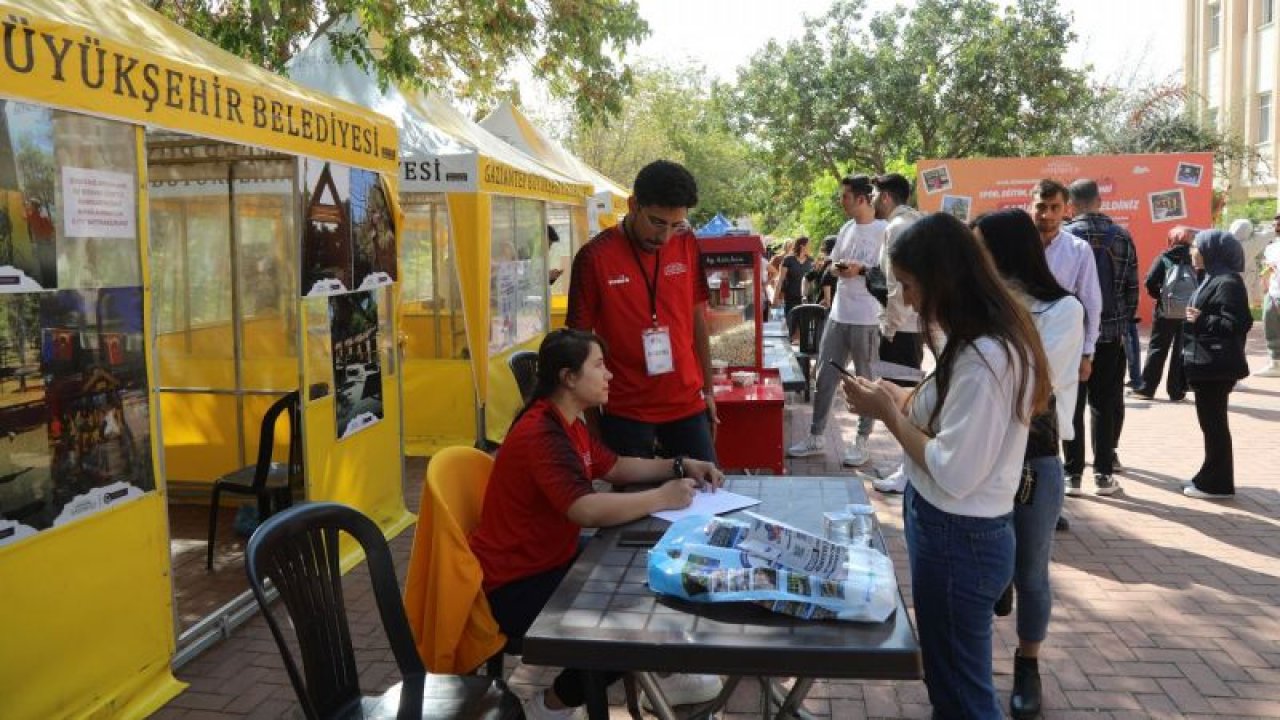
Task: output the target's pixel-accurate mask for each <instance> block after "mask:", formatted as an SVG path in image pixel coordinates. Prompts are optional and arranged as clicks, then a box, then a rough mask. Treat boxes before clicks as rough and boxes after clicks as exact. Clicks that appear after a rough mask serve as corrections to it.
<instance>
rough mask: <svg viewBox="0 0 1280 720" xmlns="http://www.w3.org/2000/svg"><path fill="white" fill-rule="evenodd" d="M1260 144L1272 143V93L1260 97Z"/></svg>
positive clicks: (1265, 93)
mask: <svg viewBox="0 0 1280 720" xmlns="http://www.w3.org/2000/svg"><path fill="white" fill-rule="evenodd" d="M1258 142H1259V143H1268V142H1271V93H1269V92H1264V93H1261V94H1259V95H1258Z"/></svg>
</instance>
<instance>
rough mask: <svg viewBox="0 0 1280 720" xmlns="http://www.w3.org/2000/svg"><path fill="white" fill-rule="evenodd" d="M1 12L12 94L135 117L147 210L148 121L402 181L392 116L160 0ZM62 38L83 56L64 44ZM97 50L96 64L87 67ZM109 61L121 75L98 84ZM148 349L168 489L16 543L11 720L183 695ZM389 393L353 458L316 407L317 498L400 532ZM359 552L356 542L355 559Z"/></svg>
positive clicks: (0, 565) (13, 3)
mask: <svg viewBox="0 0 1280 720" xmlns="http://www.w3.org/2000/svg"><path fill="white" fill-rule="evenodd" d="M0 23H2V24H3V25H4V32H3V33H2V34H0V38H2V39H0V42H3V43H5V44H6V47H5V50H6V55H5V59H6V62H5V64H4V65H0V97H4V98H7V99H11V100H17V101H20V102H26V103H33V104H36V105H42V106H47V107H54V108H60V109H64V110H70V111H73V112H80V113H86V114H89V115H94V116H99V117H106V118H112V119H117V120H121V121H124V122H128V123H132V124H133V125H134V126H135V133H134V138H135V149H136V157H137V162H138V165H137V186H136V197H137V199H138V203H139V208H145V207H146V198H147V191H148V188H147V173H146V166H145V162H146V156H147V154H146V151H145V150H146V149H145V140H144V133H143V130H142V128H143V127H144V126H153V127H159V128H167V129H170V130H175V131H178V132H183V133H187V134H191V135H196V136H204V137H210V138H217V139H221V140H226V141H229V142H235V143H242V144H246V145H253V146H258V147H265V148H272V149H276V150H281V151H283V152H287V153H291V154H306V155H310V156H312V157H320V158H328V159H332V160H334V161H336V162H340V163H343V164H347V165H351V166H355V167H363V168H368V169H372V170H377V171H379V172H381V173H383V175H384V177H387V178H389V179H394V175H395V170H396V160H397V157H398V151H397V149H396V144H397V138H396V131H395V127H394V126H393V125H392V124H391V123H390V122H389V121H387V120H386V119H385V118H382V117H380V116H377V115H376V114H373V113H368V112H366V111H364V110H363V109H361V108H358V107H355V106H351V105H347V104H345V103H340V102H337V101H334V100H332V99H330V98H328V97H327V96H325V95H322V94H320V93H315V92H310V91H305V90H302V89H300V88H297V87H296V86H293V85H292V84H290V83H288V82H287V81H286V80H284V79H282V78H280V77H278V76H275V75H273V74H271V73H268V72H266V71H265V70H262V69H260V68H256V67H254V66H251V65H249V64H248V63H245V62H244V61H242V60H240V59H239V58H236V57H235V56H233V55H231V54H229V53H226V52H223V51H221V50H219V49H217V48H215V47H213V46H212V45H210V44H209V43H206V42H204V41H203V40H201V39H199V38H197V37H196V36H194V35H192V34H191V33H189V32H187V31H185V30H183V29H181V28H179V27H177V26H176V25H173V24H172V23H170V22H168V21H166V20H165V19H163V18H162V17H160V16H159V15H158V14H156V13H155V12H153V11H151V10H150V9H149V8H147V7H146V5H145V4H144V3H141V2H101V1H100V0H4V1H2V2H0ZM86 43H88V44H86ZM60 47H65V48H67V52H66V53H65V54H63V55H55V54H53V53H54V52H55V49H56V48H60ZM82 47H85V48H87V49H88V51H86V52H83V53H82V52H80V48H82ZM82 58H89V60H88V62H89V63H91V65H92V66H91V67H84V68H82V67H81V63H82V62H84V61H83V60H82ZM131 62H132V63H133V64H130V63H131ZM97 63H102V65H101V66H99V65H97ZM113 63H114V64H113ZM118 66H121V67H127V68H130V69H127V70H124V72H125V75H126V77H127V78H129V80H130V82H129V83H128V84H127V86H126V84H121V83H120V82H119V81H118V79H117V75H116V73H118V72H121V67H118ZM95 68H96V69H101V70H102V74H103V75H105V77H106V78H107V80H106V81H104V82H99V83H98V84H97V86H96V87H95V86H94V85H93V84H92V83H93V82H94V80H93V78H95V77H99V74H98V73H97V72H96V71H95ZM193 88H195V89H196V90H193ZM232 106H234V107H235V111H234V112H232V111H231V108H232ZM322 126H323V128H324V130H323V132H322V131H321V130H320V128H321V127H322ZM393 194H394V189H393ZM148 231H149V229H148V227H147V214H146V213H145V212H139V213H138V218H137V235H138V237H137V244H136V245H133V246H130V247H129V251H130V252H138V251H139V249H140V248H141V249H145V248H146V247H147V242H148ZM139 254H140V256H141V274H142V285H143V288H144V291H143V297H144V310H143V313H144V326H145V327H147V328H151V327H153V322H152V308H151V298H150V282H149V268H148V267H147V255H146V252H140V253H139ZM145 352H146V364H147V368H148V372H149V376H150V379H151V384H150V386H151V391H152V394H151V404H150V408H151V414H150V419H151V425H152V427H151V434H152V438H153V441H152V446H151V452H152V462H153V466H154V467H155V468H156V469H157V476H158V477H157V482H158V489H157V490H156V491H154V492H149V493H146V494H145V495H143V496H142V497H140V498H136V499H133V500H129V501H125V502H122V503H121V504H120V505H119V506H118V507H109V508H106V509H104V510H102V511H100V512H97V513H95V514H92V515H90V516H88V517H86V518H83V519H80V520H77V521H75V522H72V523H69V524H66V525H62V526H58V527H54V528H51V529H48V530H44V531H42V532H40V533H38V534H37V535H36V536H34V537H30V538H26V539H24V540H20V541H18V542H15V543H13V544H11V545H8V546H5V547H3V548H0V578H3V580H2V581H0V582H2V587H3V590H2V591H0V638H3V641H2V642H0V717H4V718H6V720H8V719H10V718H15V719H19V720H22V719H25V718H33V719H37V718H38V719H39V720H45V719H46V718H62V717H71V718H140V717H145V716H147V715H149V714H150V713H152V712H154V711H155V710H156V709H158V708H159V707H160V706H162V705H163V704H164V703H165V702H167V701H168V700H169V699H170V698H172V697H173V696H174V695H176V694H177V693H178V692H180V691H181V688H182V685H181V684H180V683H178V682H177V681H176V680H174V679H173V676H172V674H171V672H170V669H169V663H170V658H171V657H172V654H173V651H174V646H175V640H174V627H173V623H174V618H173V606H172V588H171V585H170V583H171V579H170V566H169V537H168V530H167V517H166V500H167V498H166V490H165V488H164V484H163V479H162V478H163V469H164V466H163V464H162V461H161V458H160V456H159V453H158V447H159V442H160V438H161V437H162V435H161V424H162V418H161V416H160V413H161V408H160V403H159V402H158V401H157V399H156V373H155V357H154V348H153V347H152V345H151V343H150V342H148V343H146V344H145ZM304 393H305V390H304ZM387 395H388V396H389V397H388V398H387V399H386V403H387V406H388V412H387V414H388V418H387V420H388V421H387V422H384V423H381V425H382V427H380V428H378V427H375V428H370V429H368V430H365V431H364V432H362V433H359V434H357V436H355V437H352V438H349V439H347V440H346V441H345V442H344V444H343V446H342V453H341V455H342V458H341V459H340V460H339V459H338V455H339V454H338V453H337V452H334V451H333V442H334V441H333V408H332V406H331V400H330V401H329V402H324V401H320V402H315V403H312V404H311V405H309V406H308V407H307V408H306V410H305V412H306V414H307V422H308V432H307V438H308V442H307V446H308V451H309V457H308V460H309V461H310V462H311V463H312V467H311V469H310V470H309V481H310V483H311V484H312V487H313V488H314V489H315V490H314V493H313V496H314V497H316V498H326V499H327V498H334V499H339V500H343V501H347V502H351V503H352V504H355V505H357V506H358V507H360V508H361V509H362V510H363V511H365V512H366V513H369V514H370V515H372V516H373V517H374V518H375V519H377V520H378V521H379V522H380V524H381V525H382V527H383V528H384V530H385V531H387V532H389V533H393V532H395V531H397V530H398V529H399V528H402V527H404V526H405V525H406V524H407V523H408V522H409V520H410V516H409V515H408V513H407V512H406V511H405V510H404V503H403V498H402V497H401V496H400V495H399V493H400V487H401V485H400V483H401V473H400V468H399V467H398V462H399V457H400V455H399V452H398V448H399V443H398V433H399V430H400V427H399V423H398V422H396V421H393V418H395V417H397V415H395V411H396V410H398V403H397V400H398V398H397V397H396V396H395V394H394V393H392V392H388V393H387ZM325 417H327V418H328V420H329V425H328V427H327V428H326V427H325V426H324V423H323V419H324V418H325ZM326 431H327V433H328V434H327V435H324V433H325V432H326ZM362 435H363V436H364V437H361V436H362ZM356 557H357V556H356V555H355V554H354V553H348V555H347V557H346V558H345V559H344V561H345V562H344V564H347V565H349V564H350V563H351V562H354V559H355V558H356Z"/></svg>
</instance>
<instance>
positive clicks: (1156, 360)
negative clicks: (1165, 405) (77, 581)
mask: <svg viewBox="0 0 1280 720" xmlns="http://www.w3.org/2000/svg"><path fill="white" fill-rule="evenodd" d="M1166 357H1168V358H1169V377H1168V378H1167V379H1166V380H1165V383H1164V389H1165V392H1167V393H1169V399H1170V400H1181V399H1182V398H1184V397H1186V396H1187V378H1186V376H1185V375H1183V373H1182V319H1181V318H1156V321H1155V324H1154V325H1152V326H1151V340H1150V342H1148V344H1147V362H1146V366H1145V367H1144V368H1143V369H1142V387H1140V388H1138V392H1140V393H1142V394H1143V395H1155V394H1156V389H1157V388H1159V387H1160V376H1161V375H1162V374H1164V361H1165V358H1166Z"/></svg>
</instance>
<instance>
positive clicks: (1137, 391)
mask: <svg viewBox="0 0 1280 720" xmlns="http://www.w3.org/2000/svg"><path fill="white" fill-rule="evenodd" d="M1125 397H1131V398H1139V399H1142V400H1154V399H1155V397H1156V394H1155V393H1151V394H1150V395H1148V394H1147V393H1145V392H1143V391H1142V388H1134V389H1132V390H1129V391H1127V392H1126V393H1125Z"/></svg>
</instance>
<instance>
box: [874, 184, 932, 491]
mask: <svg viewBox="0 0 1280 720" xmlns="http://www.w3.org/2000/svg"><path fill="white" fill-rule="evenodd" d="M871 184H872V185H874V186H875V189H876V191H875V192H874V193H872V195H871V204H872V205H873V206H874V207H875V211H876V218H878V219H880V220H885V221H887V222H888V226H887V227H886V228H885V231H884V246H883V247H881V248H880V269H881V270H883V271H884V277H885V286H886V287H887V288H888V290H889V295H888V298H887V299H886V301H885V304H884V306H883V307H882V308H880V359H881V360H882V361H884V362H888V363H895V364H897V365H905V366H907V367H913V368H916V369H919V368H920V365H921V363H922V362H923V361H924V342H923V341H922V337H921V335H920V317H919V316H918V315H917V314H916V311H915V310H913V309H912V308H911V306H910V305H908V304H907V303H906V302H904V301H903V299H902V284H901V283H899V282H898V280H897V278H895V277H894V276H893V264H892V263H890V262H889V253H891V252H893V246H894V245H895V244H896V243H897V241H898V238H899V237H902V233H903V232H904V231H905V230H906V229H907V228H908V227H910V226H911V223H914V222H915V221H916V220H919V219H920V218H921V217H923V216H922V215H921V214H920V211H918V210H916V209H915V208H913V207H911V206H910V205H908V204H907V200H908V199H910V197H911V183H910V181H908V180H907V179H906V178H905V177H903V176H901V175H899V174H897V173H889V174H888V175H881V176H879V177H877V178H876V179H874V180H872V181H871ZM894 382H895V383H897V384H899V385H907V386H912V385H915V383H913V382H904V381H894ZM871 485H872V487H874V488H875V489H876V490H878V491H880V492H883V493H900V492H902V491H903V490H905V489H906V487H907V476H906V473H904V472H903V471H902V468H901V467H899V468H898V469H897V471H895V472H894V473H892V474H890V475H889V476H888V477H884V478H876V479H875V480H873V481H872V483H871Z"/></svg>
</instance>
